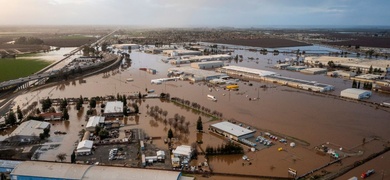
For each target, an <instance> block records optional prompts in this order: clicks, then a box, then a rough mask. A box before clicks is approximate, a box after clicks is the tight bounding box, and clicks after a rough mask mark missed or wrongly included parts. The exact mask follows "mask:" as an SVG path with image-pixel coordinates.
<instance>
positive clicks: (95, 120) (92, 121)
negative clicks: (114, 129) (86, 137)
mask: <svg viewBox="0 0 390 180" xmlns="http://www.w3.org/2000/svg"><path fill="white" fill-rule="evenodd" d="M104 119H105V117H103V116H92V117H90V118H89V120H88V123H87V126H86V127H87V128H88V127H96V126H97V125H98V124H99V123H104Z"/></svg>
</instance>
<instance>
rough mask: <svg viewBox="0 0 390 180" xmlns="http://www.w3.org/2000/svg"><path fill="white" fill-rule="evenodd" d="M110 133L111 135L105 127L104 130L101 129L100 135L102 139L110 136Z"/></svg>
mask: <svg viewBox="0 0 390 180" xmlns="http://www.w3.org/2000/svg"><path fill="white" fill-rule="evenodd" d="M108 135H109V133H108V131H107V130H105V129H102V130H100V132H99V137H100V139H105V138H107V137H108Z"/></svg>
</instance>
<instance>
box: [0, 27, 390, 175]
mask: <svg viewBox="0 0 390 180" xmlns="http://www.w3.org/2000/svg"><path fill="white" fill-rule="evenodd" d="M25 28H26V27H23V26H20V27H19V26H4V27H0V173H1V177H0V179H1V180H3V179H12V180H14V179H15V180H17V179H183V180H185V179H365V178H367V179H390V175H389V173H390V160H389V158H390V154H389V150H390V131H389V130H388V129H389V128H390V122H389V120H390V94H389V93H390V80H389V79H390V67H389V65H390V60H389V59H388V56H389V54H390V45H389V44H388V42H390V41H388V40H389V37H390V35H389V33H388V29H387V28H378V29H364V28H363V29H360V28H347V29H346V28H340V29H331V28H330V29H328V28H320V29H315V30H314V29H313V30H312V29H306V28H303V29H300V28H298V29H297V28H281V29H280V28H223V27H221V28H136V27H125V26H123V27H117V26H80V27H78V26H75V27H73V26H69V27H68V26H31V27H29V30H28V31H27V30H26V29H25Z"/></svg>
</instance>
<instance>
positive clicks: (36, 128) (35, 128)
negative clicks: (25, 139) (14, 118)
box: [11, 120, 50, 136]
mask: <svg viewBox="0 0 390 180" xmlns="http://www.w3.org/2000/svg"><path fill="white" fill-rule="evenodd" d="M49 126H50V123H48V122H42V121H35V120H29V121H25V122H23V123H22V124H20V125H19V126H18V127H17V128H16V129H15V130H14V131H13V132H12V133H11V136H18V135H19V136H39V134H40V133H43V129H45V128H47V127H49Z"/></svg>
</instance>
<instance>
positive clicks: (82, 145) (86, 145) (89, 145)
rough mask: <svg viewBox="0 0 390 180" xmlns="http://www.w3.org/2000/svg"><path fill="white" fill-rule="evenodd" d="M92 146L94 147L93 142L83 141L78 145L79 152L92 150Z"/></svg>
mask: <svg viewBox="0 0 390 180" xmlns="http://www.w3.org/2000/svg"><path fill="white" fill-rule="evenodd" d="M92 146H93V141H90V140H84V141H81V142H80V143H79V144H78V145H77V150H79V149H83V148H87V149H91V148H92Z"/></svg>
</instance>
